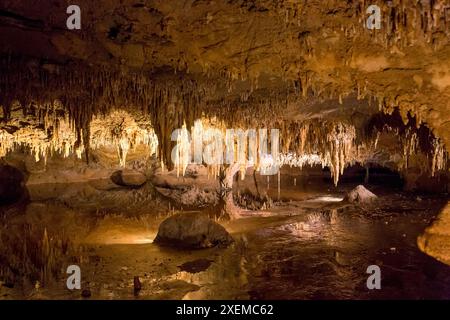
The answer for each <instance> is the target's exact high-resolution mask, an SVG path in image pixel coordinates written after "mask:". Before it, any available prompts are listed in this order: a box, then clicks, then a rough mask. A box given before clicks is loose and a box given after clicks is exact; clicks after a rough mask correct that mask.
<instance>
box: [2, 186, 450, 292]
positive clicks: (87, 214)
mask: <svg viewBox="0 0 450 320" xmlns="http://www.w3.org/2000/svg"><path fill="white" fill-rule="evenodd" d="M58 190H60V189H59V188H58ZM66 191H67V192H64V191H58V192H61V193H60V194H58V197H53V196H49V195H48V194H46V192H45V191H42V190H41V192H39V193H36V192H34V193H33V192H31V194H32V195H34V196H33V201H32V202H31V203H29V204H28V205H27V206H26V207H25V209H23V207H16V208H12V209H11V208H10V209H8V212H4V213H3V214H2V216H1V220H0V221H1V223H0V237H1V240H2V241H1V244H0V245H1V250H0V257H1V260H0V263H1V264H0V267H1V268H0V270H1V273H0V277H1V278H2V281H3V284H4V285H3V286H1V287H0V290H1V292H0V293H1V296H2V298H4V299H8V298H21V299H23V298H29V299H44V298H50V299H56V298H58V299H61V298H63V299H80V298H81V296H80V293H79V292H76V291H75V292H73V291H69V290H67V289H66V288H65V280H66V278H65V277H66V274H65V268H66V267H67V265H69V264H79V265H80V266H81V268H82V273H83V280H82V284H83V288H89V290H91V292H92V299H351V298H358V299H379V298H383V299H397V298H402V299H408V298H412V299H419V298H438V299H443V298H450V268H449V267H448V266H445V265H443V264H441V263H439V262H437V261H435V260H433V259H432V258H430V257H428V256H426V255H424V254H423V253H421V252H420V251H419V250H418V249H417V247H416V244H415V239H416V236H417V235H418V234H419V233H420V232H421V231H422V230H423V228H424V227H425V225H426V224H427V223H428V221H429V219H431V218H432V217H433V215H435V214H436V213H437V211H438V209H439V207H440V202H442V199H429V200H424V201H422V202H421V206H422V207H420V208H418V206H417V203H412V202H411V201H409V199H403V198H389V201H388V200H386V201H385V203H386V205H385V206H384V207H382V208H373V210H369V211H367V210H362V209H358V208H355V207H347V208H344V209H342V208H339V209H338V208H337V207H327V206H326V202H328V201H326V200H324V201H323V206H322V208H321V209H318V208H317V206H316V205H315V206H313V207H311V206H310V205H309V204H305V206H302V205H301V203H295V204H290V205H285V206H280V207H276V208H273V209H272V210H269V211H266V212H265V213H264V214H262V213H258V212H254V213H252V214H251V215H249V217H247V218H243V219H241V220H237V221H233V222H229V223H226V224H225V227H226V228H227V229H228V230H230V231H231V232H232V235H233V237H234V238H235V240H236V241H235V243H234V244H233V245H231V246H230V247H228V248H225V249H219V248H212V249H206V250H193V251H186V250H175V249H168V248H160V247H158V246H157V245H155V244H153V243H152V239H153V237H154V235H155V234H156V231H157V228H158V225H159V223H160V222H161V221H162V220H163V219H165V218H166V217H167V216H168V215H170V214H172V212H173V211H172V210H169V204H168V203H167V202H165V201H166V200H164V199H161V198H159V197H158V196H157V195H156V194H155V193H153V190H152V188H151V187H148V188H147V189H145V188H144V189H139V190H123V189H117V190H110V189H104V190H102V189H101V188H100V189H99V188H98V187H96V188H93V187H92V185H88V186H86V187H80V186H79V187H77V188H75V187H71V189H70V190H66ZM36 194H39V197H36ZM49 194H51V192H50V193H49ZM137 199H138V200H137ZM444 200H445V199H444ZM318 201H319V202H320V200H318ZM106 203H107V204H108V205H107V206H106V205H105V206H104V207H101V208H99V204H100V205H101V206H103V204H106ZM124 203H130V204H131V205H130V206H128V207H126V206H124ZM371 264H377V265H379V266H380V267H381V270H382V290H376V291H369V290H368V289H367V288H366V286H365V283H366V279H367V274H366V268H367V266H368V265H371ZM136 276H137V277H139V278H140V281H141V283H142V290H141V291H140V292H139V294H137V295H136V294H135V293H134V291H133V279H134V277H136Z"/></svg>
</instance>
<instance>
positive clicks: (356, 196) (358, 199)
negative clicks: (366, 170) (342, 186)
mask: <svg viewBox="0 0 450 320" xmlns="http://www.w3.org/2000/svg"><path fill="white" fill-rule="evenodd" d="M377 198H378V197H377V196H376V195H375V194H373V193H372V192H370V191H369V190H367V189H366V188H365V187H364V186H363V185H359V186H357V187H356V188H355V189H353V190H352V191H350V192H349V193H347V195H346V196H345V198H344V201H347V202H350V203H370V202H372V201H374V200H375V199H377Z"/></svg>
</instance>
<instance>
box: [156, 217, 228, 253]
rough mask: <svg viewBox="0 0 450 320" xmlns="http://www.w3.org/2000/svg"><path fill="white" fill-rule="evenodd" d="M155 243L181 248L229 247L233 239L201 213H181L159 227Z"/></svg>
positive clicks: (222, 228)
mask: <svg viewBox="0 0 450 320" xmlns="http://www.w3.org/2000/svg"><path fill="white" fill-rule="evenodd" d="M154 242H155V243H158V244H161V245H168V246H174V247H181V248H195V249H201V248H210V247H214V246H227V245H229V244H230V243H231V242H233V238H232V237H231V236H230V235H229V234H228V232H227V231H226V230H225V228H224V227H222V226H221V225H220V224H218V223H216V222H214V221H213V220H211V219H209V218H208V217H207V216H205V215H203V214H200V213H195V212H194V213H192V212H186V213H179V214H176V215H174V216H171V217H170V218H167V219H166V220H164V221H163V222H162V223H161V225H160V226H159V230H158V234H157V235H156V238H155V240H154Z"/></svg>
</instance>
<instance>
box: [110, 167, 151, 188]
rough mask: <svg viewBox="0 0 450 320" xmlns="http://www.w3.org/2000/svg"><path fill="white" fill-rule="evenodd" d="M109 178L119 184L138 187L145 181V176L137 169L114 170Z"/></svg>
mask: <svg viewBox="0 0 450 320" xmlns="http://www.w3.org/2000/svg"><path fill="white" fill-rule="evenodd" d="M111 180H112V182H114V183H115V184H117V185H119V186H124V187H140V186H142V185H143V184H144V183H145V182H147V177H146V176H145V175H144V174H142V173H140V172H138V171H134V170H127V169H125V170H118V171H116V172H114V173H113V174H112V175H111Z"/></svg>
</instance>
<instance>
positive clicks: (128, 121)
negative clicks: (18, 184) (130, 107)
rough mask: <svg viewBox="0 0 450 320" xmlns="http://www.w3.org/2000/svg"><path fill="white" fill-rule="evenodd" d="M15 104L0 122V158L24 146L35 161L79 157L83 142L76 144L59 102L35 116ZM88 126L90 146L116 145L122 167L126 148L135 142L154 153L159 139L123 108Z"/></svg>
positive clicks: (152, 131) (150, 128)
mask: <svg viewBox="0 0 450 320" xmlns="http://www.w3.org/2000/svg"><path fill="white" fill-rule="evenodd" d="M15 105H16V109H14V111H13V112H12V113H11V117H10V118H9V120H7V121H4V122H3V123H2V124H1V125H0V156H1V157H4V156H5V155H7V154H8V153H9V152H11V151H14V150H17V149H21V148H23V147H25V149H27V150H29V151H30V152H31V154H33V155H34V157H35V160H36V161H37V162H38V161H40V160H41V159H43V160H44V161H45V162H46V161H47V158H48V157H50V156H52V155H54V154H60V155H61V156H63V157H69V156H70V155H72V154H76V155H77V156H78V158H81V157H82V154H83V152H84V151H85V150H84V145H85V143H84V141H83V143H82V144H80V143H78V139H77V135H76V129H75V128H74V127H73V125H72V123H71V122H70V120H69V117H68V115H67V114H64V113H63V112H64V111H63V110H61V109H60V107H61V106H60V104H59V103H57V102H56V103H54V104H53V106H52V108H48V110H47V112H45V113H44V116H43V117H39V116H38V115H36V110H34V111H33V112H30V113H29V114H26V115H24V114H23V113H22V112H23V110H22V109H21V108H19V107H18V104H17V103H15ZM50 109H51V110H52V111H51V112H50V111H49V110H50ZM37 113H39V112H37ZM90 128H91V130H90V135H89V145H90V148H92V149H97V148H100V147H102V146H115V147H116V148H117V152H118V158H119V164H120V165H121V166H125V163H126V155H127V153H128V151H129V150H130V149H131V148H133V147H135V146H136V145H147V146H149V152H150V154H155V153H156V152H157V147H158V139H157V137H156V135H155V133H154V130H153V128H152V127H151V125H150V124H149V122H148V121H147V122H141V123H139V124H138V123H136V121H135V119H134V118H133V116H131V115H130V114H128V113H127V112H125V111H119V110H118V111H113V112H111V113H109V114H107V115H99V116H95V117H94V118H93V120H92V121H91V122H90ZM83 139H84V138H83Z"/></svg>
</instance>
